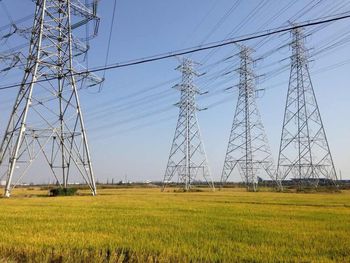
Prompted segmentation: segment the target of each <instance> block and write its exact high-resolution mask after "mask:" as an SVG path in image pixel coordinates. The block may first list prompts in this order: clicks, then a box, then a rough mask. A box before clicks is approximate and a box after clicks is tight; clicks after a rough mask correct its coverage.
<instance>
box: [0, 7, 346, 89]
mask: <svg viewBox="0 0 350 263" xmlns="http://www.w3.org/2000/svg"><path fill="white" fill-rule="evenodd" d="M342 14H343V15H342ZM342 14H338V16H335V17H333V18H329V19H324V20H322V19H321V18H319V19H316V20H309V21H307V22H304V23H300V24H298V25H292V26H289V27H282V28H281V27H279V28H275V29H268V30H265V31H261V32H256V33H253V34H249V35H246V36H241V37H237V38H230V39H225V40H222V41H219V42H213V43H209V44H207V45H204V46H197V47H192V48H188V49H182V50H177V51H172V52H168V53H163V54H159V55H154V56H150V57H145V58H141V59H135V60H130V61H126V62H122V63H115V64H111V65H108V66H106V67H96V68H94V69H91V70H88V71H83V72H73V73H69V74H72V75H83V74H87V73H94V72H100V71H105V70H111V69H117V68H125V67H130V66H135V65H140V64H146V63H150V62H155V61H159V60H164V59H168V58H172V57H177V56H183V55H187V54H191V53H195V52H200V51H205V50H210V49H214V48H219V47H223V46H227V45H232V44H236V43H240V42H245V41H249V40H254V39H258V38H262V37H266V36H271V35H276V34H280V33H284V32H287V31H290V30H293V29H297V28H306V27H311V26H316V25H321V24H325V23H330V22H334V21H340V20H344V19H348V18H350V12H345V13H342ZM344 14H346V15H344ZM339 15H340V16H339ZM56 78H57V77H52V78H47V79H42V80H37V81H31V82H27V83H16V84H12V85H7V86H2V87H0V90H6V89H10V88H15V87H19V86H21V85H28V84H32V83H39V82H45V81H50V80H54V79H56Z"/></svg>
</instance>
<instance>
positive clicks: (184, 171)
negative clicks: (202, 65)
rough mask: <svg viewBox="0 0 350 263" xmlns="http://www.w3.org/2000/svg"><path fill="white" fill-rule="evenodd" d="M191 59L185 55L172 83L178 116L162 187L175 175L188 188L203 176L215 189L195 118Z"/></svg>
mask: <svg viewBox="0 0 350 263" xmlns="http://www.w3.org/2000/svg"><path fill="white" fill-rule="evenodd" d="M193 66H194V63H193V62H192V61H191V60H189V59H186V58H184V59H183V61H182V64H181V65H180V66H179V67H178V68H177V70H179V71H180V72H182V83H181V84H177V85H175V88H176V89H178V90H179V91H180V92H181V99H180V102H179V103H177V104H176V105H177V106H178V107H179V108H180V111H179V118H178V122H177V126H176V130H175V136H174V140H173V143H172V146H171V151H170V156H169V160H168V165H167V168H166V171H165V176H164V180H163V189H164V188H165V187H166V185H167V184H168V183H170V182H172V179H173V178H174V177H178V181H179V182H180V183H181V184H182V185H183V188H184V189H185V190H186V191H188V190H190V188H191V185H192V183H193V182H194V181H196V180H203V179H204V180H205V181H206V182H207V183H208V184H209V186H210V187H211V188H213V189H214V183H213V181H212V179H211V176H210V171H209V167H208V162H207V157H206V153H205V150H204V146H203V142H202V140H201V134H200V130H199V126H198V121H197V114H196V112H197V110H198V108H197V104H196V99H195V96H196V94H199V90H198V88H197V87H196V86H195V85H194V84H193V79H194V77H195V76H198V73H197V72H195V71H194V69H193Z"/></svg>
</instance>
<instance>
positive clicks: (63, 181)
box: [0, 0, 101, 197]
mask: <svg viewBox="0 0 350 263" xmlns="http://www.w3.org/2000/svg"><path fill="white" fill-rule="evenodd" d="M34 2H35V4H36V8H35V15H34V22H33V27H32V28H30V30H27V32H28V34H30V36H29V38H30V47H29V54H28V56H27V61H26V63H25V64H26V65H25V67H24V76H23V79H22V84H21V86H20V89H19V92H18V94H17V97H16V100H15V103H14V106H13V109H12V112H11V116H10V119H9V122H8V125H7V128H6V132H5V135H4V138H3V140H2V143H1V147H0V165H1V176H2V178H5V179H6V186H5V196H6V197H9V196H10V195H11V191H12V189H13V188H14V187H15V186H16V185H18V184H20V181H21V179H22V177H23V176H24V175H25V174H26V173H27V171H28V169H29V168H30V166H31V165H32V164H33V162H34V160H35V159H37V158H38V156H39V155H40V156H41V158H42V159H41V160H42V161H43V162H47V163H48V165H49V168H50V169H51V171H52V174H53V176H54V177H55V179H56V180H57V182H58V183H59V185H60V186H61V187H67V185H68V183H69V177H70V175H71V174H73V173H75V174H79V175H80V176H81V178H82V179H83V180H84V181H85V182H86V184H87V185H88V186H89V188H90V190H91V193H92V194H93V195H95V194H96V186H95V179H94V174H93V169H92V164H91V158H90V152H89V146H88V142H87V138H86V131H85V126H84V120H83V115H82V112H81V107H80V102H79V96H78V84H79V85H80V87H84V86H88V85H94V84H97V83H99V82H100V81H101V80H100V79H99V78H98V77H97V76H94V75H92V74H89V73H86V70H85V69H83V68H81V67H80V68H79V67H78V65H77V63H75V62H74V61H73V58H76V57H78V56H79V55H83V54H85V53H86V52H87V50H88V46H86V45H85V44H84V43H83V42H82V41H80V40H79V39H78V38H76V37H74V36H73V34H72V30H73V29H75V28H78V27H80V26H83V25H85V24H86V23H89V22H90V21H92V22H94V32H93V35H92V36H94V35H95V34H96V33H97V28H98V22H99V18H98V17H97V15H96V6H97V0H94V1H93V2H92V3H91V4H90V5H89V6H87V5H85V4H83V3H82V1H79V0H70V1H68V0H60V1H58V0H36V1H34ZM23 32H25V31H23ZM87 37H88V38H90V37H91V36H87ZM82 71H83V72H85V73H81V72H82Z"/></svg>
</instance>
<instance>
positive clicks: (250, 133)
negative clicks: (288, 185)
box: [221, 46, 278, 191]
mask: <svg viewBox="0 0 350 263" xmlns="http://www.w3.org/2000/svg"><path fill="white" fill-rule="evenodd" d="M251 53H252V50H251V49H249V48H248V47H245V46H241V51H240V60H241V62H240V67H239V68H238V73H239V76H240V81H239V85H238V88H239V96H238V102H237V106H236V111H235V115H234V119H233V124H232V129H231V134H230V138H229V142H228V147H227V152H226V157H225V161H224V167H223V171H222V175H221V183H222V184H225V183H226V181H227V180H228V178H229V177H230V176H231V174H232V172H233V171H234V169H235V168H236V167H237V169H238V170H239V173H240V174H241V177H242V179H243V180H244V181H245V183H246V186H247V190H250V191H256V190H257V186H258V178H259V177H262V176H264V175H267V176H268V177H269V178H271V179H272V180H274V181H276V182H278V180H277V179H276V169H275V165H274V162H273V158H272V154H271V150H270V147H269V144H268V140H267V137H266V134H265V129H264V126H263V124H262V121H261V117H260V113H259V110H258V107H257V104H256V89H255V82H256V76H255V74H254V72H253V64H254V61H253V59H252V57H251Z"/></svg>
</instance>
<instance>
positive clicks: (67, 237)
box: [0, 188, 350, 262]
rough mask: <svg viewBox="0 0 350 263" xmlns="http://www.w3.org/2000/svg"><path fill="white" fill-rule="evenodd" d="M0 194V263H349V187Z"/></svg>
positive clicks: (112, 190) (22, 192) (26, 190)
mask: <svg viewBox="0 0 350 263" xmlns="http://www.w3.org/2000/svg"><path fill="white" fill-rule="evenodd" d="M46 194H47V191H44V190H40V189H35V188H33V189H30V188H27V189H18V190H17V191H16V192H14V195H13V197H12V198H10V199H4V198H1V199H0V262H242V261H243V262H281V261H282V262H350V191H342V192H341V193H312V194H305V193H304V194H301V193H273V192H258V193H250V192H245V190H244V189H237V188H236V189H224V190H222V191H215V192H209V191H203V192H190V193H180V192H175V191H174V189H169V190H168V191H167V192H163V193H162V192H160V190H159V189H157V188H156V189H152V188H150V189H148V188H133V189H100V190H99V195H98V196H96V197H91V196H88V195H84V193H83V192H80V194H81V195H79V196H72V197H46V196H45V195H46Z"/></svg>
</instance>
